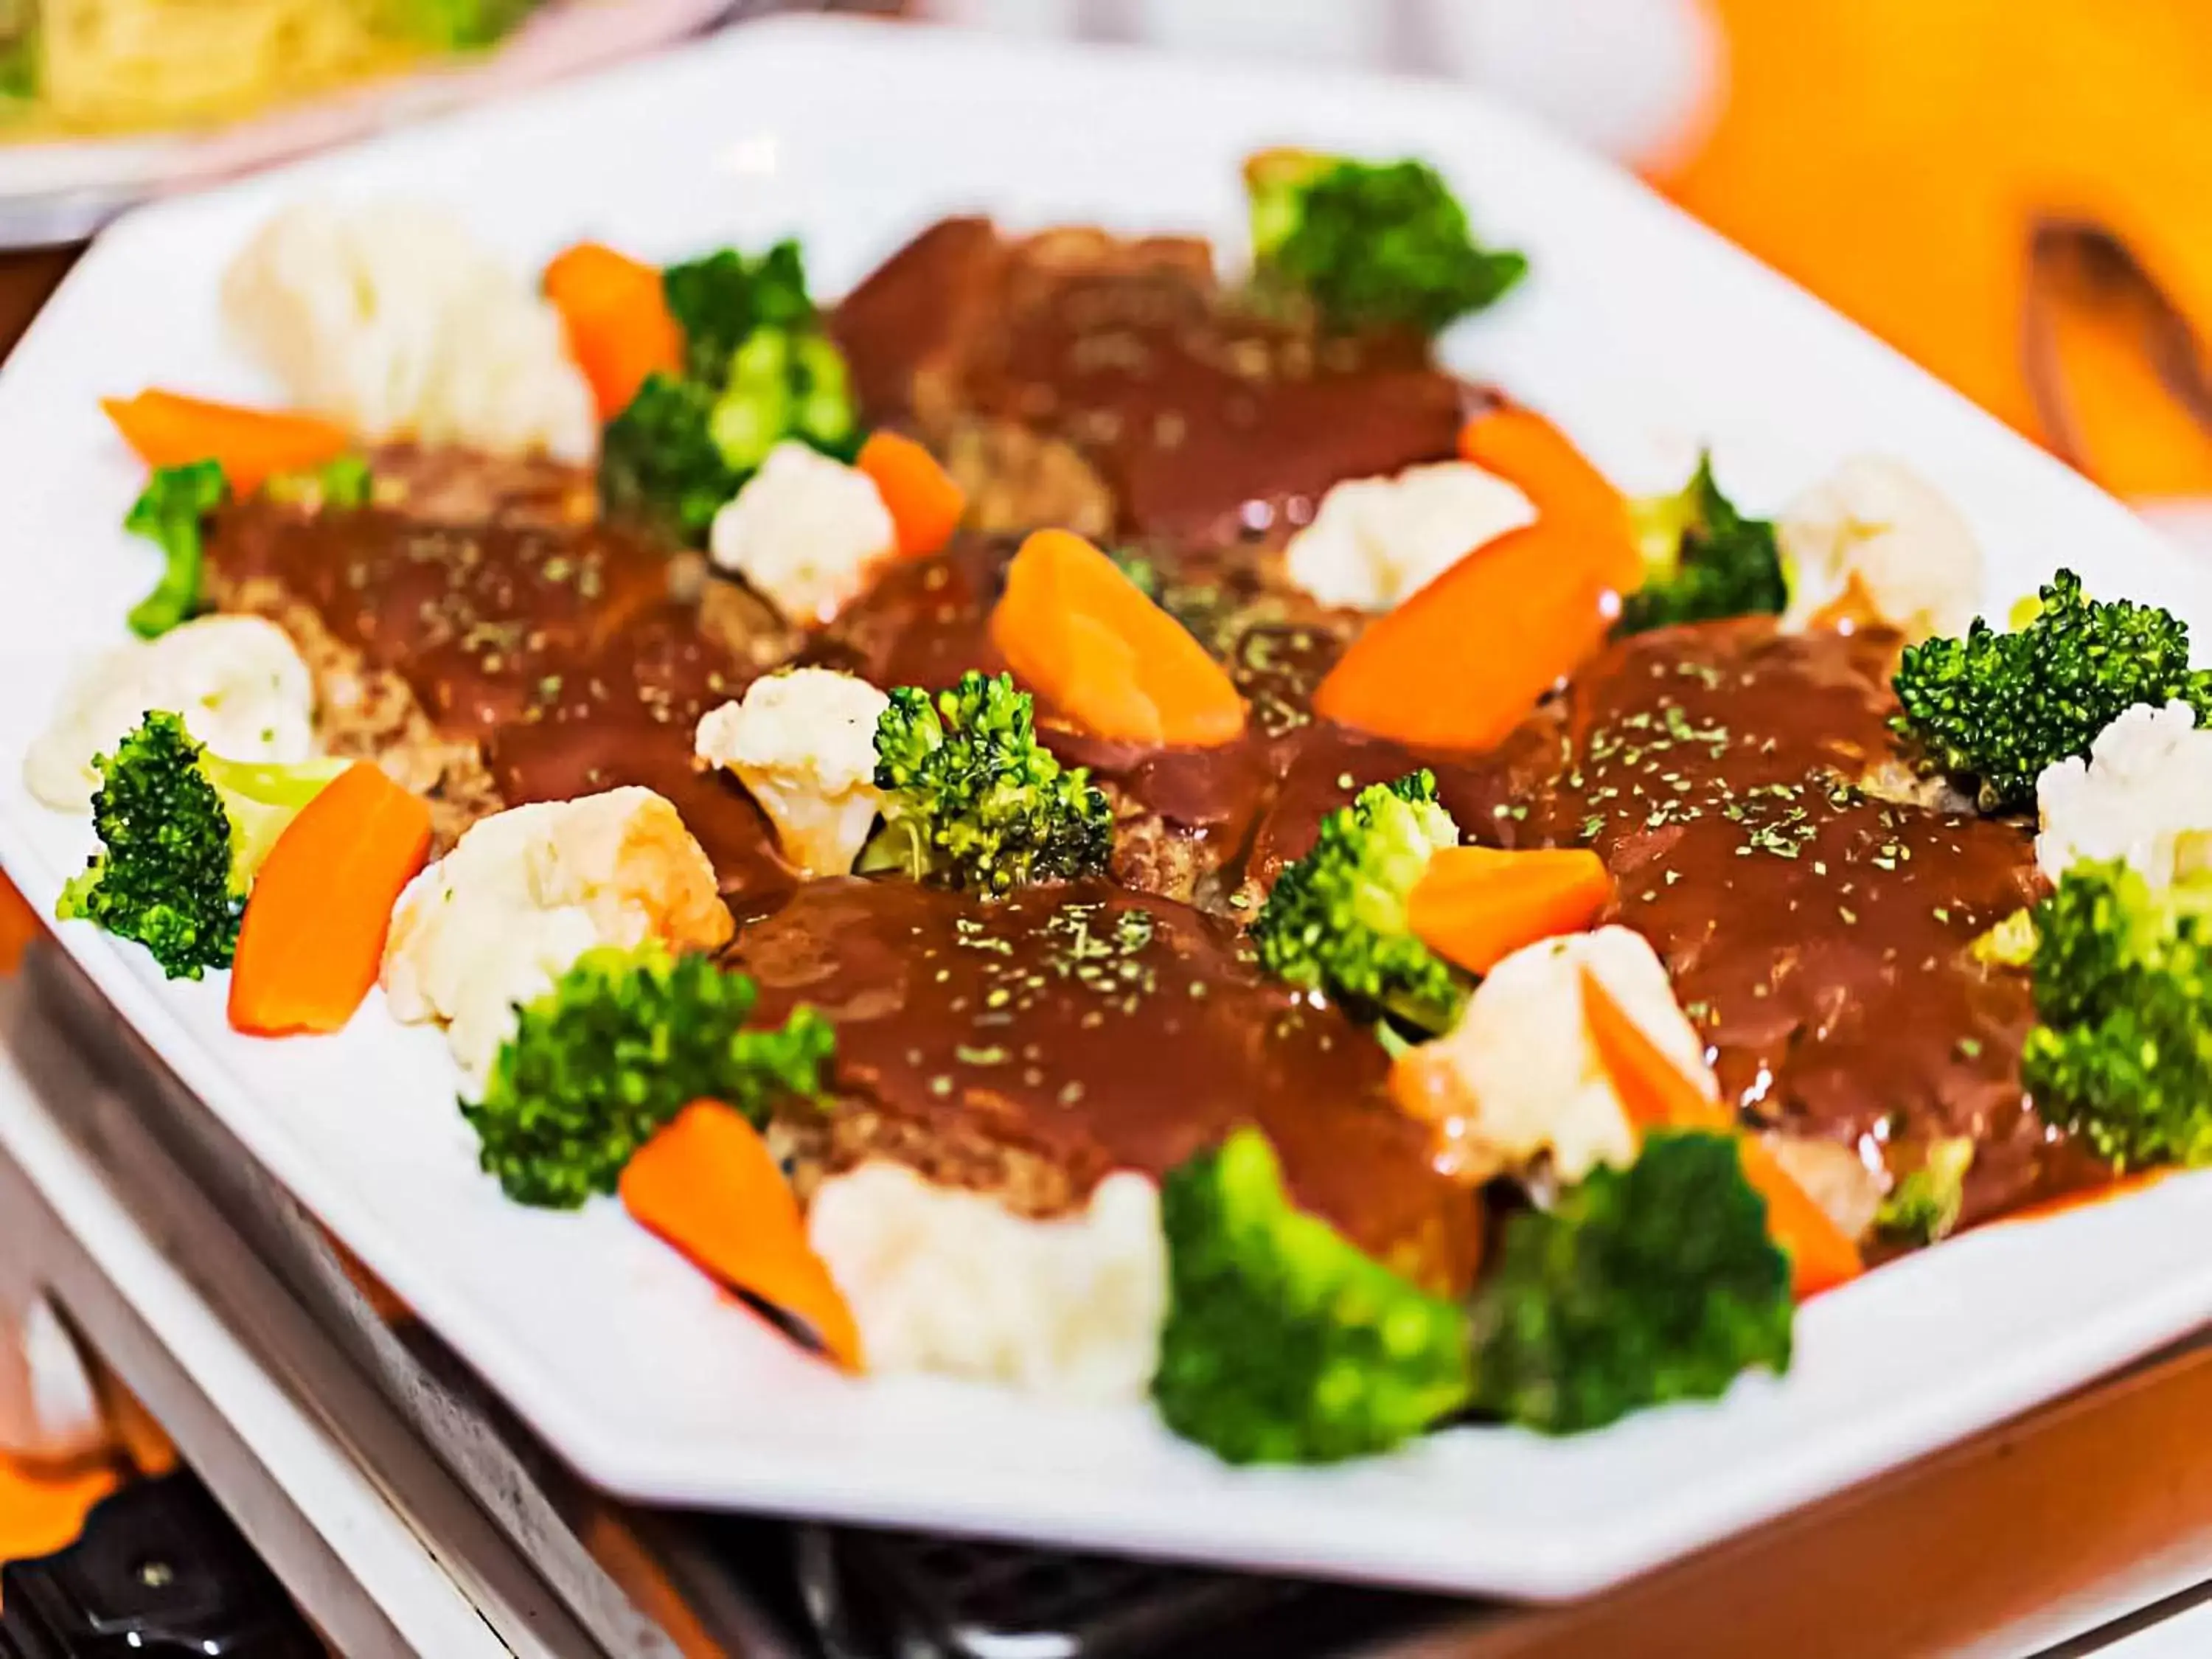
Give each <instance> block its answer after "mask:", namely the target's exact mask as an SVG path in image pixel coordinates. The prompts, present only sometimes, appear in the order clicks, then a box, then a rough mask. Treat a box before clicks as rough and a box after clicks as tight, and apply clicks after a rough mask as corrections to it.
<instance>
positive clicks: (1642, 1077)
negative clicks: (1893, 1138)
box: [1582, 968, 1865, 1302]
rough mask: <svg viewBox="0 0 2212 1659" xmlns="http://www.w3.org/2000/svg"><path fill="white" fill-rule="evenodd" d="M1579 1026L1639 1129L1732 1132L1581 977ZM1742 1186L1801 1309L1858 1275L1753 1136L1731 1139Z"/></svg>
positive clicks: (1845, 1244) (1836, 1234) (1853, 1253)
mask: <svg viewBox="0 0 2212 1659" xmlns="http://www.w3.org/2000/svg"><path fill="white" fill-rule="evenodd" d="M1582 980H1583V1020H1584V1022H1585V1023H1586V1024H1587V1025H1588V1027H1589V1034H1590V1041H1591V1042H1592V1043H1593V1044H1594V1045H1595V1047H1596V1048H1597V1052H1598V1058H1599V1059H1600V1060H1601V1062H1602V1063H1603V1064H1604V1066H1605V1071H1606V1075H1607V1078H1608V1079H1611V1080H1612V1083H1613V1092H1614V1093H1615V1094H1617V1095H1619V1096H1620V1103H1621V1109H1623V1110H1624V1111H1626V1113H1627V1114H1628V1116H1629V1119H1630V1121H1632V1122H1633V1123H1635V1124H1636V1125H1637V1127H1639V1128H1642V1129H1658V1128H1667V1129H1705V1130H1711V1131H1714V1132H1717V1133H1731V1132H1733V1131H1734V1130H1735V1122H1734V1121H1733V1115H1732V1114H1730V1113H1729V1109H1727V1108H1726V1107H1725V1106H1723V1104H1722V1103H1720V1102H1719V1101H1717V1100H1716V1099H1714V1098H1713V1097H1711V1095H1709V1094H1707V1093H1706V1092H1705V1090H1704V1089H1702V1088H1701V1087H1699V1085H1698V1082H1697V1080H1696V1079H1693V1078H1692V1077H1691V1076H1690V1075H1689V1074H1688V1073H1686V1072H1684V1071H1683V1070H1682V1068H1681V1067H1680V1066H1677V1065H1675V1064H1674V1061H1673V1060H1669V1059H1668V1058H1667V1056H1666V1055H1665V1054H1662V1052H1660V1049H1659V1047H1658V1045H1657V1044H1656V1043H1655V1042H1652V1041H1651V1039H1650V1037H1648V1036H1645V1035H1644V1028H1643V1027H1642V1026H1640V1025H1638V1024H1637V1023H1636V1021H1635V1019H1634V1018H1632V1016H1631V1015H1630V1014H1629V1012H1628V1011H1627V1010H1626V1008H1623V1007H1622V1006H1620V1003H1619V1001H1617V1000H1615V999H1614V997H1613V993H1612V992H1610V991H1608V990H1607V989H1606V987H1605V984H1604V982H1603V981H1601V980H1600V979H1599V978H1598V976H1597V975H1595V974H1594V973H1592V972H1591V971H1590V970H1589V969H1588V968H1584V969H1583V975H1582ZM1736 1142H1737V1146H1738V1148H1739V1152H1740V1155H1741V1158H1742V1160H1743V1178H1744V1179H1745V1180H1746V1181H1747V1182H1750V1183H1751V1187H1752V1190H1753V1191H1754V1192H1756V1193H1757V1194H1759V1196H1760V1197H1761V1198H1763V1199H1765V1200H1766V1231H1767V1235H1768V1237H1771V1238H1772V1239H1773V1240H1774V1242H1775V1243H1776V1244H1777V1245H1778V1246H1779V1247H1780V1249H1782V1251H1783V1252H1784V1254H1785V1255H1788V1256H1789V1258H1790V1291H1791V1294H1792V1295H1794V1296H1795V1297H1796V1298H1797V1300H1798V1301H1800V1302H1802V1301H1804V1300H1805V1299H1806V1298H1807V1297H1812V1296H1817V1295H1819V1294H1820V1292H1821V1291H1827V1290H1832V1289H1834V1288H1835V1287H1836V1286H1837V1285H1841V1284H1843V1283H1844V1281H1845V1280H1846V1279H1856V1278H1857V1277H1858V1275H1859V1274H1860V1273H1863V1272H1864V1271H1865V1264H1864V1262H1863V1261H1861V1259H1860V1257H1859V1248H1858V1245H1857V1243H1854V1242H1853V1241H1852V1239H1851V1237H1850V1235H1849V1234H1847V1233H1845V1232H1844V1230H1843V1229H1842V1228H1840V1227H1838V1225H1836V1224H1835V1222H1834V1220H1833V1219H1832V1218H1830V1216H1829V1214H1828V1212H1826V1210H1824V1209H1822V1208H1821V1207H1820V1206H1819V1205H1818V1204H1816V1203H1814V1201H1813V1199H1812V1197H1811V1196H1810V1195H1809V1194H1808V1193H1807V1192H1806V1191H1805V1189H1804V1188H1802V1187H1801V1186H1799V1185H1798V1184H1797V1182H1796V1181H1795V1180H1793V1179H1792V1178H1791V1176H1790V1172H1789V1171H1788V1170H1784V1168H1783V1167H1782V1164H1781V1162H1780V1160H1778V1158H1776V1157H1775V1156H1774V1153H1773V1151H1772V1149H1771V1148H1770V1147H1769V1146H1767V1144H1766V1143H1765V1141H1763V1140H1761V1139H1759V1137H1758V1136H1757V1135H1753V1134H1738V1135H1737V1136H1736Z"/></svg>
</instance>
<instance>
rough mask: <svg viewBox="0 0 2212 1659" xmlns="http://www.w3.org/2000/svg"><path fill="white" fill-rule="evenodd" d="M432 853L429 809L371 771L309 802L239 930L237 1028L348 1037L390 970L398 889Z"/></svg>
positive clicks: (256, 886) (368, 767)
mask: <svg viewBox="0 0 2212 1659" xmlns="http://www.w3.org/2000/svg"><path fill="white" fill-rule="evenodd" d="M429 854H430V808H429V806H428V804H427V803H425V802H424V801H423V800H422V798H421V797H419V796H417V795H415V794H413V793H410V792H409V791H407V790H405V789H403V788H401V787H399V786H398V784H396V783H394V782H393V781H392V780H391V779H390V778H388V777H386V775H384V773H383V771H382V769H380V768H378V767H377V766H375V765H374V764H372V763H369V762H367V761H359V762H356V763H354V765H353V766H351V767H350V768H349V769H347V770H346V771H345V772H344V773H343V774H342V775H340V776H339V777H338V778H337V781H335V782H333V783H331V785H330V787H327V788H325V789H324V790H323V791H322V792H321V793H319V794H318V795H317V796H316V797H315V798H314V799H313V800H311V801H310V802H308V803H307V805H306V807H304V808H303V809H302V810H301V812H300V815H299V816H298V817H295V818H294V819H293V820H292V822H291V823H289V825H287V826H286V828H285V829H284V831H283V834H282V835H280V836H277V838H276V845H275V846H274V847H272V848H270V852H269V856H268V858H267V859H266V860H264V862H263V864H262V866H261V871H260V873H259V875H258V876H257V877H256V878H255V880H254V883H253V890H252V894H251V896H249V897H248V898H247V900H246V914H245V917H244V919H243V921H241V922H240V927H239V930H238V951H237V958H236V960H235V961H234V963H233V964H232V971H231V976H230V1009H229V1012H230V1024H231V1026H232V1029H234V1030H240V1031H246V1032H251V1033H252V1034H253V1035H254V1036H287V1035H289V1034H291V1033H294V1032H301V1031H337V1030H343V1029H344V1027H345V1024H346V1022H347V1021H349V1020H350V1019H351V1018H353V1016H354V1012H355V1011H356V1009H358V1008H359V1007H360V1006H361V1005H362V1000H363V999H364V998H366V997H367V996H368V992H369V987H371V986H373V985H374V984H375V983H376V975H377V969H378V968H379V967H380V964H381V963H382V962H383V960H384V939H385V934H386V933H387V932H388V931H389V929H390V927H391V925H392V905H393V903H394V902H396V901H397V900H398V897H399V893H400V890H401V889H403V888H404V887H405V886H406V885H407V884H408V883H409V882H410V881H411V880H413V879H414V878H415V874H416V872H417V871H419V870H421V869H422V866H423V863H424V861H425V860H427V859H428V857H429Z"/></svg>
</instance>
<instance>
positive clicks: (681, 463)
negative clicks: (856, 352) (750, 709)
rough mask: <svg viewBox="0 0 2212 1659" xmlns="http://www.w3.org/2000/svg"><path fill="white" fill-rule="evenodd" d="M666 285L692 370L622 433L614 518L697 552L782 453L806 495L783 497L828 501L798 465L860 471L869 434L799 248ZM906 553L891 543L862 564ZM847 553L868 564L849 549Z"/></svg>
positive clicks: (645, 396)
mask: <svg viewBox="0 0 2212 1659" xmlns="http://www.w3.org/2000/svg"><path fill="white" fill-rule="evenodd" d="M660 283H661V295H662V303H663V305H664V306H665V308H666V311H667V313H668V317H669V320H670V321H671V323H672V324H673V325H674V326H675V328H676V330H677V332H678V335H679V337H680V347H681V356H680V365H681V366H680V368H675V369H668V368H653V369H651V370H650V371H649V372H648V373H647V374H646V375H645V377H644V379H643V380H642V381H641V383H640V384H639V386H638V387H637V390H636V392H635V394H634V395H633V396H632V397H631V398H630V399H629V402H628V403H626V404H623V406H622V408H621V409H620V410H619V411H618V412H617V413H616V414H615V415H614V416H613V418H612V419H611V421H610V422H608V424H607V428H606V434H605V443H604V448H605V455H604V459H603V462H602V465H601V467H600V471H599V490H600V494H601V495H602V496H603V497H604V498H605V501H606V505H607V508H608V511H609V512H611V513H615V514H617V515H619V516H621V517H624V518H627V519H630V520H635V521H637V522H640V523H642V524H647V525H649V526H653V528H654V529H656V530H658V531H659V532H662V533H665V534H667V535H671V536H673V537H675V538H678V539H680V540H684V541H688V542H691V543H694V544H696V543H698V542H700V541H702V540H704V539H705V538H706V536H707V533H708V529H709V527H710V526H712V525H713V524H714V522H715V520H716V516H717V513H718V511H719V510H720V508H722V507H724V506H726V504H727V503H728V502H730V501H732V500H733V499H734V498H735V497H736V496H737V495H738V491H739V490H740V489H742V488H743V487H744V484H745V482H746V480H747V479H749V478H750V477H752V476H753V475H754V474H755V473H756V472H757V471H761V470H762V469H763V467H764V466H765V465H766V464H767V463H768V462H769V459H771V458H772V457H773V456H775V454H776V453H777V452H778V451H779V449H781V450H783V451H784V452H785V453H786V455H787V459H786V461H785V463H784V467H785V470H786V471H787V472H788V473H789V474H790V476H791V479H792V481H793V482H792V483H789V484H780V485H779V486H778V489H779V490H781V489H784V488H796V489H805V487H806V484H807V483H812V484H813V486H814V487H815V488H816V489H819V488H820V487H821V483H822V481H823V480H824V479H826V478H828V477H830V476H832V475H829V474H827V473H822V472H819V471H817V472H814V473H811V474H810V473H807V472H805V471H799V470H796V469H795V467H794V464H793V462H792V461H791V460H790V459H788V457H789V455H790V454H791V453H792V452H793V451H804V450H805V449H809V448H811V449H814V450H818V451H820V452H821V453H823V454H824V455H826V456H829V457H831V458H834V459H837V460H840V461H849V460H851V459H854V453H855V452H856V450H857V448H858V447H859V443H860V435H859V428H858V425H857V422H856V421H855V417H854V407H853V396H852V390H851V384H850V377H849V374H848V371H847V368H846V364H845V360H844V357H843V356H842V355H841V354H840V352H839V350H838V348H837V346H836V343H833V342H832V340H831V339H830V338H829V337H828V336H827V335H825V334H824V333H823V330H822V326H821V323H820V320H819V319H817V316H816V314H815V309H814V301H813V300H812V299H811V298H810V297H809V295H808V294H807V291H806V270H805V264H804V262H803V260H802V259H801V257H800V254H799V245H798V244H797V243H796V242H779V243H777V244H776V245H775V246H774V247H772V248H770V249H769V251H768V252H766V253H764V254H763V255H761V256H760V257H759V258H757V259H748V258H746V257H745V256H744V254H742V253H740V252H738V251H737V250H736V249H735V248H723V249H720V251H718V252H714V253H711V254H708V256H706V257H705V258H700V259H693V260H690V261H688V262H686V263H684V264H676V265H671V266H669V267H667V268H666V269H665V270H663V271H662V272H661V273H660ZM837 505H838V506H839V507H842V508H844V509H845V510H840V511H836V512H835V513H834V514H833V520H832V521H833V522H836V523H846V522H849V520H848V519H847V516H846V514H847V512H848V511H849V510H850V508H849V504H848V502H847V501H845V500H844V499H843V498H842V497H841V498H840V500H839V501H838V502H837ZM875 505H876V507H878V510H880V509H881V507H882V502H881V501H880V499H879V500H878V501H877V502H876V504H875ZM725 533H726V534H730V533H732V532H725ZM894 545H895V536H894V534H893V533H891V532H888V531H886V532H885V533H884V535H883V536H882V537H881V538H880V539H876V538H871V545H870V546H868V547H866V548H865V549H862V550H860V556H871V557H872V556H874V555H875V554H877V553H878V552H882V551H888V550H891V549H892V548H893V546H894ZM834 551H836V553H837V554H838V555H839V556H840V558H841V559H849V558H851V557H854V556H856V555H854V553H853V551H852V550H850V549H847V548H844V547H843V546H842V542H841V543H840V544H839V545H838V546H837V547H836V549H834ZM735 556H736V555H735V554H734V553H722V554H720V558H721V559H722V560H724V561H725V562H727V561H728V560H730V559H732V558H733V557H735ZM792 562H793V561H792V560H791V559H790V558H789V557H788V556H786V557H785V558H782V559H781V560H779V561H778V564H779V566H782V565H787V564H790V563H792ZM799 597H800V598H802V599H805V603H804V604H802V605H800V607H799V610H798V611H795V612H794V613H793V614H794V616H795V617H808V618H811V617H812V613H813V605H814V598H813V596H811V595H803V596H799ZM833 608H834V607H833Z"/></svg>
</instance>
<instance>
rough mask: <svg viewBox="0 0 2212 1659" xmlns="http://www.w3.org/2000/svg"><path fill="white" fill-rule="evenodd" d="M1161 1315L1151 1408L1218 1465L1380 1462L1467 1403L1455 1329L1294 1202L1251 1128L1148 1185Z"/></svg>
mask: <svg viewBox="0 0 2212 1659" xmlns="http://www.w3.org/2000/svg"><path fill="white" fill-rule="evenodd" d="M1160 1225H1161V1231H1163V1232H1164V1234H1165V1235H1166V1238H1167V1246H1168V1316H1167V1322H1166V1323H1165V1325H1164V1326H1163V1327H1162V1328H1161V1331H1160V1359H1159V1369H1158V1371H1157V1372H1155V1373H1154V1376H1153V1378H1152V1399H1153V1401H1154V1402H1155V1403H1156V1404H1157V1405H1158V1407H1159V1412H1160V1416H1161V1418H1162V1419H1163V1420H1164V1422H1165V1423H1166V1424H1167V1425H1168V1426H1169V1427H1170V1428H1171V1429H1173V1430H1174V1431H1176V1433H1177V1434H1179V1435H1182V1437H1184V1438H1185V1439H1188V1440H1194V1441H1196V1442H1197V1443H1199V1444H1200V1445H1202V1446H1204V1447H1206V1449H1208V1450H1209V1451H1211V1452H1212V1453H1213V1454H1214V1455H1216V1456H1218V1457H1220V1458H1223V1459H1225V1460H1226V1461H1227V1462H1231V1463H1326V1462H1334V1461H1336V1460H1339V1459H1341V1458H1346V1457H1360V1456H1364V1455H1368V1454H1370V1453H1373V1452H1380V1451H1387V1450H1388V1449H1389V1448H1391V1447H1392V1446H1395V1445H1396V1444H1398V1443H1400V1442H1401V1441H1403V1440H1407V1439H1409V1438H1411V1437H1413V1436H1414V1435H1417V1434H1419V1433H1420V1432H1421V1431H1422V1430H1424V1429H1425V1428H1427V1427H1428V1426H1429V1425H1431V1424H1432V1423H1434V1422H1435V1421H1436V1420H1437V1419H1438V1418H1440V1417H1443V1416H1444V1415H1445V1414H1446V1413H1449V1412H1451V1411H1454V1410H1455V1409H1456V1408H1457V1407H1460V1406H1461V1405H1462V1404H1464V1403H1465V1401H1466V1400H1467V1397H1468V1358H1467V1320H1466V1316H1465V1315H1464V1314H1463V1313H1462V1311H1461V1310H1460V1309H1459V1307H1458V1306H1457V1305H1456V1304H1454V1303H1451V1302H1449V1301H1446V1300H1444V1299H1443V1297H1436V1296H1431V1295H1430V1294H1429V1293H1428V1292H1427V1291H1423V1290H1422V1289H1421V1288H1420V1287H1419V1285H1414V1284H1413V1283H1411V1282H1409V1281H1408V1280H1407V1279H1401V1277H1399V1275H1397V1274H1396V1273H1393V1272H1391V1271H1390V1270H1389V1268H1388V1267H1384V1266H1383V1264H1382V1263H1381V1262H1379V1261H1375V1260H1374V1259H1372V1258H1371V1257H1370V1256H1367V1255H1364V1254H1362V1253H1361V1251H1360V1250H1359V1249H1358V1248H1357V1247H1356V1246H1354V1245H1353V1244H1352V1243H1350V1242H1349V1241H1348V1240H1346V1238H1345V1237H1344V1236H1343V1235H1342V1234H1340V1233H1339V1232H1338V1231H1336V1230H1335V1229H1334V1227H1332V1226H1330V1225H1328V1223H1327V1222H1325V1221H1322V1220H1321V1219H1320V1218H1318V1217H1316V1216H1311V1215H1307V1214H1304V1213H1303V1212H1300V1211H1299V1210H1298V1209H1297V1208H1296V1207H1295V1206H1293V1204H1292V1203H1291V1199H1290V1196H1289V1194H1287V1193H1285V1191H1284V1188H1283V1177H1282V1170H1281V1166H1280V1165H1279V1164H1278V1163H1277V1161H1276V1158H1275V1151H1274V1148H1273V1147H1272V1146H1269V1145H1268V1144H1267V1137H1266V1136H1265V1135H1263V1134H1261V1133H1260V1132H1259V1131H1258V1130H1256V1129H1251V1128H1244V1129H1239V1130H1237V1132H1236V1133H1234V1134H1232V1135H1231V1136H1230V1137H1229V1139H1227V1140H1226V1141H1225V1142H1224V1143H1223V1144H1222V1145H1221V1146H1219V1147H1218V1148H1217V1149H1215V1150H1213V1151H1211V1152H1201V1153H1200V1154H1199V1155H1198V1156H1197V1157H1195V1158H1192V1159H1191V1160H1189V1161H1188V1163H1186V1164H1182V1165H1180V1166H1178V1167H1177V1168H1176V1169H1175V1170H1172V1171H1170V1173H1169V1175H1168V1177H1167V1179H1166V1180H1165V1181H1164V1182H1162V1183H1161V1186H1160Z"/></svg>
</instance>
